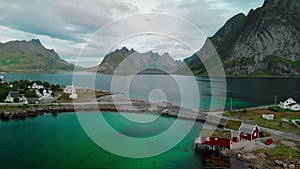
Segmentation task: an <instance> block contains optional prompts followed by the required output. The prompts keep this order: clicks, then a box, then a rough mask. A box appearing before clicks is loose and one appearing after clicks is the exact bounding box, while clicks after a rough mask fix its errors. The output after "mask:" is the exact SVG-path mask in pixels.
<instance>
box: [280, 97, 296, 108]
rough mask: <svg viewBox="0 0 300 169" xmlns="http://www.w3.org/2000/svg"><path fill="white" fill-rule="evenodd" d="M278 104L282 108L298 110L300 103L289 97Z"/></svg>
mask: <svg viewBox="0 0 300 169" xmlns="http://www.w3.org/2000/svg"><path fill="white" fill-rule="evenodd" d="M279 106H280V107H281V108H283V109H289V110H292V111H300V105H299V104H298V103H297V102H296V101H295V100H294V99H292V98H289V99H287V100H286V101H284V102H280V104H279Z"/></svg>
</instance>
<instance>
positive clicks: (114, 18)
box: [0, 0, 263, 66]
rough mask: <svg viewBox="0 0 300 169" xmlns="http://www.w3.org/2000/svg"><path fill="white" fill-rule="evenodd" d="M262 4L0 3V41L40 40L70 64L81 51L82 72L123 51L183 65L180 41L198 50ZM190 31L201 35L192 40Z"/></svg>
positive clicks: (238, 0)
mask: <svg viewBox="0 0 300 169" xmlns="http://www.w3.org/2000/svg"><path fill="white" fill-rule="evenodd" d="M262 4H263V0H164V1H162V0H66V1H62V0H26V1H24V0H11V1H8V0H0V32H1V33H0V41H1V42H7V41H11V40H31V39H40V40H41V42H42V43H43V45H44V46H45V47H47V48H52V49H54V50H55V51H56V52H57V53H58V54H59V55H60V56H61V58H63V59H65V60H67V61H69V62H72V63H76V61H77V58H78V55H79V53H80V51H82V49H83V52H81V56H80V58H79V60H78V64H79V65H81V66H94V65H96V64H98V63H99V62H101V60H102V59H103V57H104V55H105V54H106V52H109V51H111V50H114V49H116V48H120V47H122V46H126V47H128V48H134V49H136V50H137V51H140V52H146V51H147V50H153V51H155V52H159V53H161V54H162V53H164V52H169V53H170V55H171V56H172V57H174V58H175V59H183V58H185V57H188V56H189V55H191V54H192V52H193V51H192V50H191V49H189V48H188V47H187V46H186V45H183V44H184V43H183V42H180V40H183V41H185V42H187V43H189V44H188V45H190V46H191V47H192V48H197V50H198V48H199V49H200V47H201V45H202V43H201V40H203V39H205V38H204V37H207V36H212V35H213V34H214V33H216V31H217V30H218V29H219V28H220V27H221V26H222V25H223V24H224V23H225V22H226V20H228V19H229V18H231V17H232V16H234V15H235V14H237V13H240V12H243V13H244V14H248V12H249V10H250V9H256V8H257V7H260V6H261V5H262ZM151 12H155V13H156V14H155V15H151V14H150V13H151ZM141 13H147V14H141ZM158 13H159V14H158ZM136 14H138V15H136ZM160 14H163V15H160ZM167 14H170V16H169V15H167ZM147 15H150V16H147ZM176 17H178V19H177V20H176ZM105 25H106V26H105ZM191 25H194V26H195V27H196V28H198V29H199V30H200V31H201V32H202V34H201V35H199V38H198V39H197V38H195V39H196V40H195V39H194V38H193V37H198V36H197V35H196V33H197V32H195V30H194V28H193V26H191ZM103 26H105V27H104V28H103ZM187 27H188V28H187ZM190 31H191V32H190ZM139 32H140V33H141V32H154V33H153V34H150V33H147V34H139ZM169 32H172V33H170V34H169ZM175 32H176V33H175ZM194 34H195V35H194ZM168 35H170V36H168ZM183 37H184V38H183ZM178 40H179V41H178ZM197 45H198V46H199V47H197Z"/></svg>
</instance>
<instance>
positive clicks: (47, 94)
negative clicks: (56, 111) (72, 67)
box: [36, 89, 52, 98]
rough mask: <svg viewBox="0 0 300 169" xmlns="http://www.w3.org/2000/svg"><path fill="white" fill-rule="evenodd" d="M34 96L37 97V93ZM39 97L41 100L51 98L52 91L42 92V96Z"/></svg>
mask: <svg viewBox="0 0 300 169" xmlns="http://www.w3.org/2000/svg"><path fill="white" fill-rule="evenodd" d="M36 94H37V95H38V93H37V92H36ZM40 95H41V97H43V98H51V97H52V91H51V90H46V89H44V90H43V94H40Z"/></svg>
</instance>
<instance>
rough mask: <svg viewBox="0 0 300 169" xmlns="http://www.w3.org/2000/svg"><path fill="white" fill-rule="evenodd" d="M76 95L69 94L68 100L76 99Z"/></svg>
mask: <svg viewBox="0 0 300 169" xmlns="http://www.w3.org/2000/svg"><path fill="white" fill-rule="evenodd" d="M77 97H78V96H77V94H76V93H73V94H70V96H69V98H70V99H77Z"/></svg>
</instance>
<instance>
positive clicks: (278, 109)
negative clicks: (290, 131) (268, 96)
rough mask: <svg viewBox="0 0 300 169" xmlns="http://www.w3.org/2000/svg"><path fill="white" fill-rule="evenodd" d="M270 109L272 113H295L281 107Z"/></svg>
mask: <svg viewBox="0 0 300 169" xmlns="http://www.w3.org/2000/svg"><path fill="white" fill-rule="evenodd" d="M268 109H269V110H271V111H274V112H293V111H292V110H288V109H283V108H281V107H279V106H272V107H269V108H268Z"/></svg>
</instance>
